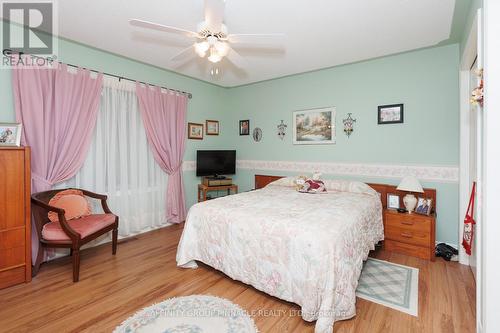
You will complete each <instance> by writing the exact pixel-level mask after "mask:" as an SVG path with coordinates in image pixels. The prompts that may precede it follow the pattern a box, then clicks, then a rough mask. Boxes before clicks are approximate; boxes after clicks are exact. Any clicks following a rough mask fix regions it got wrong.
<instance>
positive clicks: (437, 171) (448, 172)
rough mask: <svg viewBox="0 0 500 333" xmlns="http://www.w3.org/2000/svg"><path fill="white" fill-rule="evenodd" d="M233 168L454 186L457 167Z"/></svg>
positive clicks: (259, 164) (257, 164) (244, 164)
mask: <svg viewBox="0 0 500 333" xmlns="http://www.w3.org/2000/svg"><path fill="white" fill-rule="evenodd" d="M236 167H237V168H238V169H243V170H270V171H292V172H306V173H312V172H321V173H323V174H325V175H343V176H364V177H374V178H394V179H401V178H402V177H404V176H407V175H413V176H415V177H417V178H418V179H419V180H422V181H430V182H444V183H458V181H459V168H458V166H434V165H396V164H368V163H340V162H303V161H266V160H238V161H237V162H236ZM195 170H196V162H195V161H184V163H183V171H195Z"/></svg>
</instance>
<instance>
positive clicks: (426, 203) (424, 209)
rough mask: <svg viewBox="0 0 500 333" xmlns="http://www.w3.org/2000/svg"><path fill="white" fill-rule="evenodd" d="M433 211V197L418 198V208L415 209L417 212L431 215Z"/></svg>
mask: <svg viewBox="0 0 500 333" xmlns="http://www.w3.org/2000/svg"><path fill="white" fill-rule="evenodd" d="M431 211H432V199H429V198H418V202H417V209H415V213H417V214H423V215H431Z"/></svg>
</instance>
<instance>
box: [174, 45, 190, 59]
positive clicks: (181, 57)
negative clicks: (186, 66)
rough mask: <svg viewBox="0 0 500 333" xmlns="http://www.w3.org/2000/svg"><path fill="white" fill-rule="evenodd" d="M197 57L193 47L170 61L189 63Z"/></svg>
mask: <svg viewBox="0 0 500 333" xmlns="http://www.w3.org/2000/svg"><path fill="white" fill-rule="evenodd" d="M195 55H196V53H195V52H194V45H191V46H190V47H188V48H186V49H184V50H182V51H181V52H179V53H177V54H176V55H174V56H173V57H172V58H170V61H175V62H181V61H187V60H189V59H191V58H193V57H194V56H195Z"/></svg>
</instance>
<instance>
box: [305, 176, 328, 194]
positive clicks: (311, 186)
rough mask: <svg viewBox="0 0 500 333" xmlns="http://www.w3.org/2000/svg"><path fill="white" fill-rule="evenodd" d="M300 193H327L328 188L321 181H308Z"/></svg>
mask: <svg viewBox="0 0 500 333" xmlns="http://www.w3.org/2000/svg"><path fill="white" fill-rule="evenodd" d="M298 191H299V192H301V193H326V187H325V183H323V182H322V181H321V180H314V179H308V180H306V181H305V182H304V185H302V187H300V188H299V189H298Z"/></svg>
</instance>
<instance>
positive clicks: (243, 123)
mask: <svg viewBox="0 0 500 333" xmlns="http://www.w3.org/2000/svg"><path fill="white" fill-rule="evenodd" d="M240 135H250V120H240Z"/></svg>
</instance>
